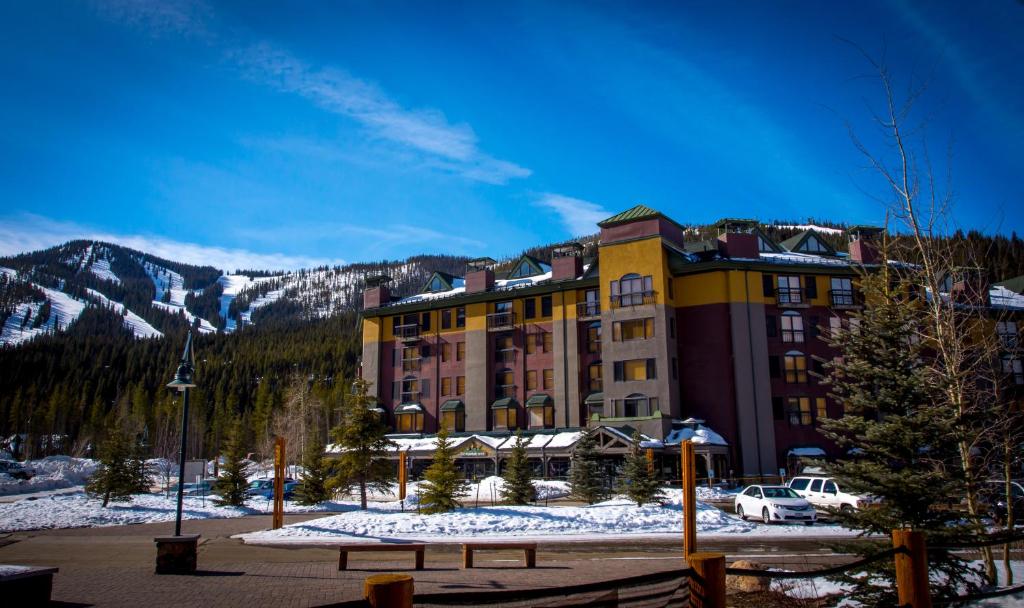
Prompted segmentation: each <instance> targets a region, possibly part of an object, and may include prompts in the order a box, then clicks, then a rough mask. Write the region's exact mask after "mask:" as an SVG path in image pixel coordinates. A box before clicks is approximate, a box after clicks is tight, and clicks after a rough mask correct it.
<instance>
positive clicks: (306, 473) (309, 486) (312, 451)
mask: <svg viewBox="0 0 1024 608" xmlns="http://www.w3.org/2000/svg"><path fill="white" fill-rule="evenodd" d="M327 478H328V470H327V463H326V462H325V459H324V442H323V441H322V440H321V439H320V429H316V430H314V432H313V435H312V437H310V438H309V441H307V442H306V449H305V453H304V454H303V455H302V475H301V476H300V478H299V481H300V482H301V483H300V484H299V487H298V488H297V489H296V491H295V498H296V502H297V503H299V504H300V505H317V504H320V503H322V502H325V501H327V500H328V499H330V497H331V492H330V490H328V483H327Z"/></svg>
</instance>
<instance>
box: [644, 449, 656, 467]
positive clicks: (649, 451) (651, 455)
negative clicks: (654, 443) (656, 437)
mask: <svg viewBox="0 0 1024 608" xmlns="http://www.w3.org/2000/svg"><path fill="white" fill-rule="evenodd" d="M645 456H647V472H648V473H654V448H647V452H646V453H645Z"/></svg>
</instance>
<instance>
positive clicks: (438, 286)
mask: <svg viewBox="0 0 1024 608" xmlns="http://www.w3.org/2000/svg"><path fill="white" fill-rule="evenodd" d="M430 291H447V289H446V286H445V284H444V281H442V280H441V278H440V277H434V278H433V279H431V280H430Z"/></svg>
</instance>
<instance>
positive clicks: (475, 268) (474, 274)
mask: <svg viewBox="0 0 1024 608" xmlns="http://www.w3.org/2000/svg"><path fill="white" fill-rule="evenodd" d="M496 263H497V262H495V261H494V260H492V259H491V258H478V259H475V260H470V261H469V262H468V263H467V264H466V293H481V292H484V291H490V290H491V289H494V265H495V264H496Z"/></svg>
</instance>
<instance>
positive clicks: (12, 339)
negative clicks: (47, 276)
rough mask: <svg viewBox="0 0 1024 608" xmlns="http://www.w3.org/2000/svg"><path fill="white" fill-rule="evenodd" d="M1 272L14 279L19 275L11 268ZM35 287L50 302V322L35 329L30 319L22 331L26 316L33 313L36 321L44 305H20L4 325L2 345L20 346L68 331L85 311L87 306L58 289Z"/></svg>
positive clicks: (3, 269) (1, 332) (0, 341)
mask: <svg viewBox="0 0 1024 608" xmlns="http://www.w3.org/2000/svg"><path fill="white" fill-rule="evenodd" d="M0 271H2V272H3V273H4V274H6V275H9V276H12V277H13V276H17V274H18V273H17V272H16V271H14V270H11V269H10V268H2V269H0ZM33 286H34V287H37V288H39V289H41V290H42V291H43V293H45V294H46V298H47V299H48V300H50V307H51V308H50V318H49V320H48V321H47V322H46V323H44V324H42V325H40V326H39V327H36V328H33V327H32V319H30V320H29V322H28V324H27V325H25V328H24V329H22V323H24V321H25V315H26V314H27V313H29V312H31V314H32V318H33V319H34V318H35V316H36V315H37V314H38V313H39V309H40V308H42V304H41V303H37V302H25V303H22V304H19V305H18V306H17V307H16V309H15V311H14V314H12V315H11V316H10V317H9V318H8V319H7V322H6V323H4V326H3V329H2V330H0V344H19V343H21V342H24V341H26V340H31V339H32V338H34V337H35V336H37V335H40V334H44V333H47V332H53V331H57V330H60V329H67V327H68V326H69V325H71V323H73V322H74V321H75V319H77V318H78V317H79V315H81V314H82V311H83V310H85V307H86V304H85V303H84V302H80V301H79V300H76V299H74V298H72V297H71V296H69V295H68V294H66V293H64V292H62V291H57V290H56V289H50V288H48V287H43V286H42V285H36V284H34V283H33Z"/></svg>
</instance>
